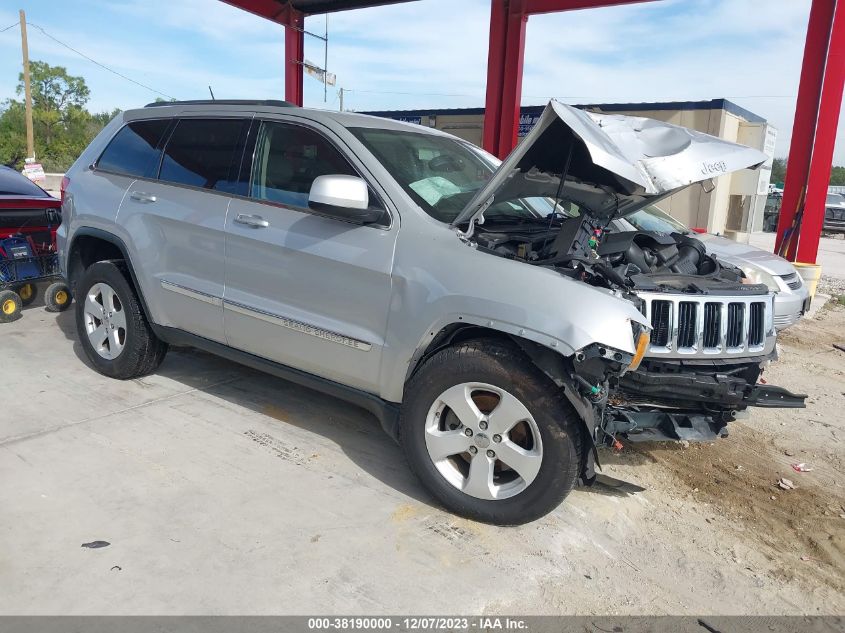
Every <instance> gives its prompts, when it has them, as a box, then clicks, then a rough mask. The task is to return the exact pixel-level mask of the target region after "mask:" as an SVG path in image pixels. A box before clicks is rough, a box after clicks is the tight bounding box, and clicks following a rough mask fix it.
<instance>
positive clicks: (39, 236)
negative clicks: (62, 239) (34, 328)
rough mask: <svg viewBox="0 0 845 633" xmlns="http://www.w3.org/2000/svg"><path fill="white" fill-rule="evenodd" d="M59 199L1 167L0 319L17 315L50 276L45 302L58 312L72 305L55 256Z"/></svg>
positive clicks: (0, 321)
mask: <svg viewBox="0 0 845 633" xmlns="http://www.w3.org/2000/svg"><path fill="white" fill-rule="evenodd" d="M61 207H62V203H61V200H57V199H56V198H54V197H53V196H51V195H50V194H48V193H47V192H46V191H44V190H43V189H42V188H41V187H39V186H38V185H36V184H35V183H33V182H31V181H30V180H29V179H28V178H26V177H24V176H22V175H21V174H20V173H18V172H17V171H15V170H14V169H10V168H9V167H2V166H0V323H7V322H9V321H14V320H16V319H18V318H20V316H21V309H22V308H23V306H26V305H29V304H30V303H32V302H33V301H34V300H35V298H36V296H37V294H38V285H39V283H43V282H46V281H53V282H54V283H52V284H51V285H50V286H49V287H48V288H47V290H46V293H45V296H44V303H45V305H46V307H47V309H48V310H50V311H53V312H58V311H60V310H64V309H65V308H67V307H68V306H69V305H70V301H71V297H70V291H69V290H68V287H67V285H66V284H65V283H64V282H63V281H61V278H60V276H59V269H58V258H57V256H56V229H57V228H58V226H59V224H61V219H62V213H61Z"/></svg>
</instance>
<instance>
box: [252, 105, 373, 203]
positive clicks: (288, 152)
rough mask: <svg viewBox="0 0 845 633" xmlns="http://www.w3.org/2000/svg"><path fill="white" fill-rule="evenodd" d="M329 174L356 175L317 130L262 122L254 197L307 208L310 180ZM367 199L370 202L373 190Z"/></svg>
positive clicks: (254, 175) (258, 143)
mask: <svg viewBox="0 0 845 633" xmlns="http://www.w3.org/2000/svg"><path fill="white" fill-rule="evenodd" d="M330 174H340V175H346V176H357V175H358V174H357V173H356V172H355V170H354V169H353V168H352V166H351V165H350V164H349V163H348V162H347V161H346V159H345V158H343V156H342V155H341V154H340V152H338V151H337V149H335V148H334V147H333V146H332V144H331V143H329V142H328V141H327V140H326V139H325V138H323V137H322V136H321V135H319V134H318V133H317V132H314V131H313V130H309V129H307V128H303V127H299V126H295V125H285V124H283V123H273V122H264V123H262V124H261V129H260V130H259V132H258V139H257V141H256V146H255V163H254V165H253V169H252V178H251V182H252V188H251V195H252V196H253V197H254V198H259V199H261V200H271V201H273V202H280V203H282V204H287V205H291V206H296V207H307V206H308V193H309V192H310V191H311V183H313V182H314V179H315V178H316V177H317V176H327V175H330ZM370 198H371V203H372V201H373V196H372V193H371V194H370Z"/></svg>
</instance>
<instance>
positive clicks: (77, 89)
mask: <svg viewBox="0 0 845 633" xmlns="http://www.w3.org/2000/svg"><path fill="white" fill-rule="evenodd" d="M18 79H19V82H20V83H19V84H18V88H17V94H18V95H21V94H23V92H24V86H23V75H22V74H21V75H19V77H18ZM30 80H31V88H32V123H33V129H34V133H35V151H36V155H37V157H38V159H39V160H40V161H41V162H42V163H43V164H44V168H45V169H46V170H47V171H64V170H65V169H67V168H68V167H70V164H71V163H72V162H73V161H74V160H76V157H77V156H79V154H80V153H81V152H82V150H83V149H85V146H86V145H88V143H90V142H91V139H92V138H94V136H96V134H97V133H98V132H99V131H100V130H101V129H102V128H103V126H104V125H105V124H106V123H108V122H109V121H110V120H111V119H112V118H113V117H114V116H115V115H116V114H117V113H118V112H119V110H115V111H113V112H110V113H107V112H103V113H98V114H91V113H90V112H88V110H86V109H85V104H86V103H88V99H89V97H90V95H91V91H90V90H89V89H88V86H87V85H86V84H85V79H83V78H82V77H76V76H74V75H69V74H68V72H67V69H66V68H64V67H62V66H50V65H49V64H47V63H46V62H41V61H32V62H31V63H30ZM25 156H26V132H25V126H24V106H23V103H22V102H20V101H17V100H14V99H7V100H6V101H5V102H3V103H2V104H0V163H3V164H6V165H14V166H15V167H18V168H20V167H21V166H22V165H23V159H24V157H25Z"/></svg>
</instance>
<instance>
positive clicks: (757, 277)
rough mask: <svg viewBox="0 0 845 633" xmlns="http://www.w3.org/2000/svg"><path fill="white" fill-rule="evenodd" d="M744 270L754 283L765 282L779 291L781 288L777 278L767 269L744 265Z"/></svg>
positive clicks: (773, 290)
mask: <svg viewBox="0 0 845 633" xmlns="http://www.w3.org/2000/svg"><path fill="white" fill-rule="evenodd" d="M742 272H743V274H744V275H745V277H746V278H747V279H748V281H750V282H751V283H753V284H764V285H765V286H766V287H767V288H768V289H769V290H771V291H772V292H778V291H779V290H780V286H778V283H777V281H775V278H774V277H773V276H772V275H770V274H769V273H767V272H766V271H765V270H761V269H760V268H757V267H756V266H743V267H742Z"/></svg>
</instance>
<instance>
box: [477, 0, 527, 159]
mask: <svg viewBox="0 0 845 633" xmlns="http://www.w3.org/2000/svg"><path fill="white" fill-rule="evenodd" d="M527 22H528V16H527V14H526V13H525V11H524V9H523V0H492V2H491V10H490V48H489V51H488V54H487V100H486V104H485V109H484V132H483V136H482V144H483V145H484V149H486V150H487V151H488V152H490V153H491V154H495V155H496V156H498V157H499V158H504V157H505V156H507V155H508V154H509V153H510V151H511V150H512V149H513V148H514V147H516V143H517V141H518V133H519V105H520V98H521V96H522V64H523V60H524V59H525V25H526V23H527Z"/></svg>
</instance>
